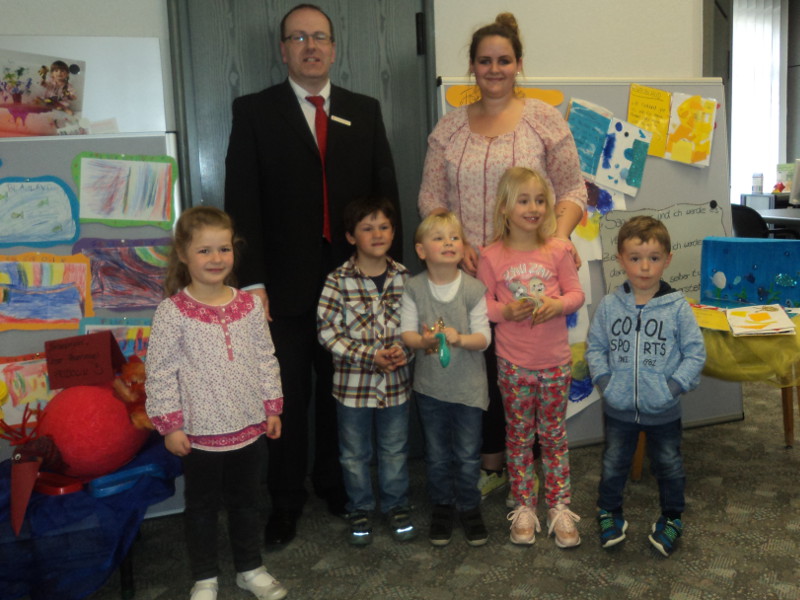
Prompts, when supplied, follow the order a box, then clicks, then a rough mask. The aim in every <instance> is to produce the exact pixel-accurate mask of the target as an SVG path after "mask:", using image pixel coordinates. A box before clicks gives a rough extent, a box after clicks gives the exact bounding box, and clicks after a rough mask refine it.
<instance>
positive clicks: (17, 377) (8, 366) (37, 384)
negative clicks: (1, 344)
mask: <svg viewBox="0 0 800 600" xmlns="http://www.w3.org/2000/svg"><path fill="white" fill-rule="evenodd" d="M33 356H34V355H28V356H16V357H4V358H0V381H2V382H3V383H5V384H6V387H7V389H8V398H7V400H6V403H5V405H4V406H0V418H3V419H5V421H6V423H9V424H15V423H19V422H20V420H21V419H22V412H23V409H24V408H25V406H26V405H30V406H31V407H32V408H33V407H35V406H36V405H37V404H38V403H42V404H45V403H47V402H48V401H50V400H51V399H52V398H53V396H55V395H56V394H57V393H58V392H59V391H60V390H51V389H50V383H49V380H48V377H47V361H46V360H45V358H44V356H42V355H36V358H33Z"/></svg>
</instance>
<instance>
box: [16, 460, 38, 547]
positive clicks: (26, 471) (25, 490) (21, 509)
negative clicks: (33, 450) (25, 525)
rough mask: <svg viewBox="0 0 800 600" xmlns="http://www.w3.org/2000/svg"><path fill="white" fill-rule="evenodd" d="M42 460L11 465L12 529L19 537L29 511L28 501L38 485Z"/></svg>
mask: <svg viewBox="0 0 800 600" xmlns="http://www.w3.org/2000/svg"><path fill="white" fill-rule="evenodd" d="M41 464H42V461H41V459H35V460H28V461H24V462H13V461H12V464H11V507H10V508H11V528H12V529H13V530H14V535H19V530H20V529H21V528H22V522H23V521H24V520H25V512H26V511H27V510H28V501H29V500H30V499H31V492H33V486H34V485H36V476H37V475H38V474H39V466H40V465H41Z"/></svg>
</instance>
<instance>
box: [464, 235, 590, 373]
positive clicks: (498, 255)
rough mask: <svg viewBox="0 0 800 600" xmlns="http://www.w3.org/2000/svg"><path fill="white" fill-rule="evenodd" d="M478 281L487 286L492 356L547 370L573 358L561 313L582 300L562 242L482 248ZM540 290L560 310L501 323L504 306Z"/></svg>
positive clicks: (500, 243) (578, 306) (569, 312)
mask: <svg viewBox="0 0 800 600" xmlns="http://www.w3.org/2000/svg"><path fill="white" fill-rule="evenodd" d="M478 279H480V280H481V281H482V282H483V284H484V285H485V286H486V288H487V291H486V303H487V305H488V309H489V320H490V321H492V322H493V323H497V327H496V328H495V348H496V352H497V356H499V357H501V358H504V359H506V360H508V361H509V362H511V363H513V364H515V365H518V366H520V367H524V368H526V369H534V370H536V369H546V368H550V367H556V366H559V365H565V364H569V363H570V362H571V360H572V353H571V351H570V347H569V342H568V340H567V321H566V315H568V314H571V313H574V312H575V311H576V310H578V309H579V308H580V307H581V306H582V305H583V301H584V294H583V290H582V289H581V285H580V282H579V281H578V271H577V269H576V268H575V262H574V261H573V259H572V255H571V254H570V253H569V251H568V249H567V246H566V244H565V243H563V242H561V241H560V240H555V239H551V240H549V241H548V242H547V244H546V245H544V246H542V247H540V248H538V249H536V250H533V251H520V250H512V249H510V248H506V247H505V246H504V245H503V243H502V242H494V243H493V244H490V245H489V246H487V247H486V248H484V249H483V250H482V251H481V258H480V262H479V264H478ZM541 294H544V295H545V296H550V297H551V298H557V299H559V300H561V301H562V302H563V303H564V314H563V316H561V317H556V318H553V319H550V320H549V321H546V322H544V323H540V324H538V325H534V326H533V327H531V321H530V320H528V319H526V320H524V321H518V322H515V321H506V320H505V319H504V318H503V307H504V306H505V305H506V304H508V303H510V302H513V301H514V300H516V299H519V298H521V297H524V296H536V295H541Z"/></svg>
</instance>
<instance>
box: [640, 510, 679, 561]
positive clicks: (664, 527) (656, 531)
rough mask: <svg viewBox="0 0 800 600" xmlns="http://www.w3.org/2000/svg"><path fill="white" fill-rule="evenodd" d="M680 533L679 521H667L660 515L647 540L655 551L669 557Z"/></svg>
mask: <svg viewBox="0 0 800 600" xmlns="http://www.w3.org/2000/svg"><path fill="white" fill-rule="evenodd" d="M682 533H683V523H681V520H680V519H668V518H667V517H665V516H664V515H661V517H659V519H658V521H656V522H655V524H654V525H653V533H651V534H650V535H649V536H648V539H649V540H650V543H651V544H653V546H654V547H655V549H656V550H658V551H659V552H661V554H663V555H664V556H669V555H670V554H672V551H673V550H674V549H675V542H676V541H677V540H678V538H679V537H681V534H682Z"/></svg>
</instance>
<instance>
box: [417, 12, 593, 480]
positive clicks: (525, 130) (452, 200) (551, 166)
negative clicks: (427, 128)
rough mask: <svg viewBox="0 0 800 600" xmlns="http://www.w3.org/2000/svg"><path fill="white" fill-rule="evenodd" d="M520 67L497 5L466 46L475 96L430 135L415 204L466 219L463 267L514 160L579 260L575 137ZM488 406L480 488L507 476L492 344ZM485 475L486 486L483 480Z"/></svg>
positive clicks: (471, 267)
mask: <svg viewBox="0 0 800 600" xmlns="http://www.w3.org/2000/svg"><path fill="white" fill-rule="evenodd" d="M521 71H522V43H521V42H520V39H519V28H518V27H517V21H516V19H515V18H514V15H512V14H510V13H502V14H499V15H498V16H497V18H496V19H495V22H494V23H490V24H489V25H486V26H484V27H481V28H480V29H478V30H477V31H476V32H475V33H474V34H473V36H472V42H471V44H470V47H469V72H470V74H472V75H474V76H475V82H476V84H477V85H478V88H479V89H480V92H481V98H480V100H478V101H476V102H474V103H472V104H470V105H468V106H462V107H459V108H456V109H455V110H453V111H451V112H449V113H447V114H446V115H445V116H444V117H442V118H441V120H440V121H439V123H438V124H437V125H436V128H435V129H434V130H433V132H432V133H431V135H430V136H429V137H428V154H427V156H426V158H425V168H424V171H423V175H422V185H421V187H420V192H419V212H420V214H421V216H422V217H423V218H424V217H426V216H428V215H429V214H431V213H433V212H439V211H445V210H450V211H452V212H454V213H455V214H456V215H458V217H459V219H460V220H461V222H462V224H463V226H464V233H465V236H466V242H468V243H467V244H465V247H464V250H465V252H464V262H463V267H464V269H465V270H466V271H468V272H469V273H471V274H473V275H474V274H475V272H476V270H477V261H478V251H479V248H481V247H483V246H484V245H486V244H487V243H488V242H489V241H490V240H491V239H492V238H493V231H492V211H493V207H494V201H495V192H496V190H497V184H498V182H499V181H500V177H501V176H502V174H503V173H504V172H505V170H506V169H508V168H509V167H512V166H520V167H527V168H529V169H532V170H535V171H539V172H541V173H543V174H544V175H545V177H546V178H547V185H549V186H551V187H552V188H553V191H554V196H555V199H556V218H557V229H556V234H555V237H556V238H559V239H562V240H564V243H565V244H568V245H569V247H570V251H571V253H572V255H573V257H574V258H575V262H576V264H577V265H580V258H579V257H578V254H577V252H576V251H575V249H574V247H573V246H572V244H571V242H570V241H569V235H570V234H571V233H572V230H573V229H575V226H576V225H577V224H578V223H579V222H580V220H581V218H582V216H583V212H584V210H585V208H586V201H587V196H586V187H585V185H584V182H583V177H582V176H581V170H580V162H579V159H578V153H577V150H576V149H575V142H574V140H573V139H572V134H571V133H570V131H569V128H568V127H567V123H566V121H565V120H564V118H563V117H562V116H561V113H560V112H559V111H558V110H557V109H556V108H554V107H552V106H550V105H549V104H545V103H544V102H541V101H540V100H535V99H532V98H523V97H521V95H518V94H517V93H516V91H515V89H514V86H515V83H516V77H517V75H519V74H520V72H521ZM486 358H487V367H488V371H489V395H490V406H489V411H488V413H485V415H484V431H483V438H484V439H483V453H484V454H483V460H482V463H483V465H482V466H483V469H484V471H485V472H484V473H483V474H482V487H483V489H482V491H486V490H487V489H488V488H491V487H492V483H491V480H492V476H494V481H495V482H497V483H500V484H502V483H504V482H505V474H504V473H503V471H502V468H503V467H502V466H503V453H504V448H505V421H504V416H503V407H502V400H501V399H500V394H499V390H498V389H497V385H496V384H497V382H496V366H495V365H494V364H493V363H494V362H495V357H494V348H489V349H488V350H487V352H486ZM487 482H489V483H488V488H487V487H485V484H486V483H487Z"/></svg>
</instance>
